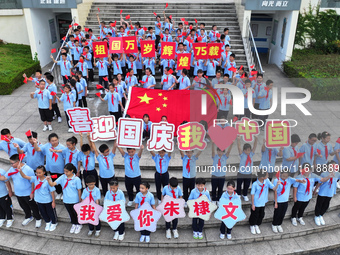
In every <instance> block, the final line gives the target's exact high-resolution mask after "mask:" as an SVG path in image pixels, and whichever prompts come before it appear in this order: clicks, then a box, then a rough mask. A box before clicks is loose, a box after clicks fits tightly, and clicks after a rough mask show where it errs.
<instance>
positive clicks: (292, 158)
mask: <svg viewBox="0 0 340 255" xmlns="http://www.w3.org/2000/svg"><path fill="white" fill-rule="evenodd" d="M290 141H291V145H290V146H288V147H285V148H284V149H283V151H282V169H283V170H288V171H289V176H290V177H294V175H295V173H296V172H297V171H298V169H299V159H298V158H297V154H298V153H299V148H298V147H297V145H298V144H299V143H300V142H301V139H300V137H299V136H298V135H297V134H293V135H291V138H290Z"/></svg>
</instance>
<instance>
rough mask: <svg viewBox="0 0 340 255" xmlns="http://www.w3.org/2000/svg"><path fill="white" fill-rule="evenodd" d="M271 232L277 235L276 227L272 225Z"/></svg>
mask: <svg viewBox="0 0 340 255" xmlns="http://www.w3.org/2000/svg"><path fill="white" fill-rule="evenodd" d="M272 230H273V232H274V233H277V232H278V230H277V226H274V225H272Z"/></svg>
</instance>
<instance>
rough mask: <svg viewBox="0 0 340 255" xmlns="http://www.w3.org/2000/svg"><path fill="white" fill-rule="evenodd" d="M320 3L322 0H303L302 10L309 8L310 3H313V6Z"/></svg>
mask: <svg viewBox="0 0 340 255" xmlns="http://www.w3.org/2000/svg"><path fill="white" fill-rule="evenodd" d="M319 3H320V0H302V1H301V8H300V11H301V12H304V10H305V9H306V10H308V9H309V5H310V4H311V5H312V7H315V6H317V5H318V4H319Z"/></svg>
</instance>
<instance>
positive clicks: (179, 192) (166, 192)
mask: <svg viewBox="0 0 340 255" xmlns="http://www.w3.org/2000/svg"><path fill="white" fill-rule="evenodd" d="M172 191H174V192H175V194H173V192H172ZM162 195H163V196H165V195H168V196H170V197H172V198H179V197H183V192H182V190H181V188H180V186H177V187H176V188H174V189H172V188H171V187H170V184H169V185H167V186H165V187H164V188H163V191H162ZM174 195H175V197H174Z"/></svg>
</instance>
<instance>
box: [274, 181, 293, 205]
mask: <svg viewBox="0 0 340 255" xmlns="http://www.w3.org/2000/svg"><path fill="white" fill-rule="evenodd" d="M280 181H281V184H280V185H279V186H278V187H277V190H276V192H277V202H278V203H287V202H288V200H289V194H290V188H291V186H292V185H293V184H295V182H296V181H295V179H294V178H291V177H288V178H287V179H286V180H285V181H284V180H282V179H281V178H280ZM277 182H278V180H277V179H275V180H274V182H273V185H274V186H276V184H277ZM283 187H284V190H283ZM282 191H284V192H282Z"/></svg>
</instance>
